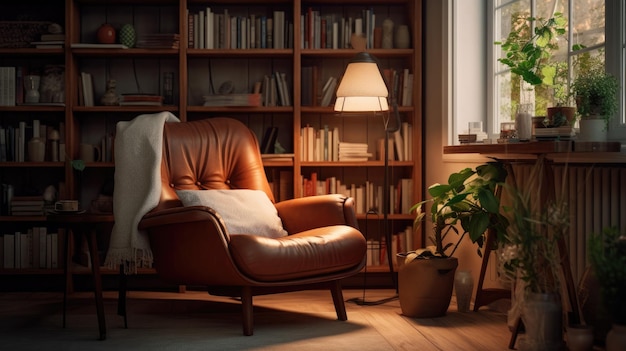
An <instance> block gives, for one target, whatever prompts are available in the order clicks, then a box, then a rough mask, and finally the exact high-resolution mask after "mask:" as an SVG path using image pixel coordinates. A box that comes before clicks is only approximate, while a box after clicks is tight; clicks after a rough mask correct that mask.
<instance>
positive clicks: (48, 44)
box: [30, 33, 65, 49]
mask: <svg viewBox="0 0 626 351" xmlns="http://www.w3.org/2000/svg"><path fill="white" fill-rule="evenodd" d="M30 45H32V46H34V47H36V48H37V49H62V48H63V45H65V34H63V33H44V34H42V35H41V37H40V40H39V41H32V42H31V43H30Z"/></svg>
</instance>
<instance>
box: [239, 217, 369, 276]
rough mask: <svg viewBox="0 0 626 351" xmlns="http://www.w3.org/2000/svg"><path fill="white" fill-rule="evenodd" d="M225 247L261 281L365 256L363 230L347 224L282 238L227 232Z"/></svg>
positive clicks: (326, 269)
mask: <svg viewBox="0 0 626 351" xmlns="http://www.w3.org/2000/svg"><path fill="white" fill-rule="evenodd" d="M230 238H231V240H230V245H229V250H230V252H231V254H232V256H233V259H234V260H235V263H236V264H237V267H238V268H239V269H240V270H241V271H243V272H244V274H245V275H247V276H248V277H250V278H252V279H255V280H258V281H265V282H272V281H284V280H290V279H298V278H307V277H313V276H316V275H322V274H328V273H333V272H341V271H343V270H346V269H350V268H353V267H355V266H357V265H359V264H360V263H361V262H362V260H363V257H364V256H365V250H366V243H365V238H364V237H363V234H361V232H359V231H358V230H357V229H355V228H353V227H350V226H347V225H335V226H328V227H321V228H316V229H312V230H307V231H305V232H301V233H297V234H293V235H289V236H286V237H282V238H266V237H261V236H254V235H236V234H235V235H231V237H230Z"/></svg>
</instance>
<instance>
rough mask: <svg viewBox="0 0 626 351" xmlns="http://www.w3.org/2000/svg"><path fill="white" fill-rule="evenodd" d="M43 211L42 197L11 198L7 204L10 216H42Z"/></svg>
mask: <svg viewBox="0 0 626 351" xmlns="http://www.w3.org/2000/svg"><path fill="white" fill-rule="evenodd" d="M45 210H46V203H45V201H44V200H43V197H42V196H13V197H12V198H11V200H10V203H9V214H10V215H11V216H43V215H44V214H45Z"/></svg>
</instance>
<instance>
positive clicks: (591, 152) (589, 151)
mask: <svg viewBox="0 0 626 351" xmlns="http://www.w3.org/2000/svg"><path fill="white" fill-rule="evenodd" d="M620 148H621V145H620V143H619V142H605V143H600V142H576V141H531V142H519V143H506V144H463V145H452V146H444V149H443V153H444V154H469V153H473V154H480V155H483V156H486V157H489V158H492V159H494V160H496V161H498V162H502V163H503V164H504V165H505V167H506V169H507V172H509V177H511V178H512V181H513V182H514V181H515V174H514V173H513V167H512V164H513V163H515V162H527V163H528V162H543V163H544V165H543V172H544V174H543V177H544V180H543V182H542V184H543V186H542V189H541V190H540V193H541V197H542V202H543V203H545V200H548V199H554V198H555V179H554V173H553V169H552V163H554V162H560V163H567V162H574V163H579V162H581V163H596V162H598V161H602V162H617V163H623V162H624V161H625V160H626V158H625V157H624V155H621V154H619V153H618V152H619V151H620ZM509 181H511V180H509ZM494 240H495V233H494V232H492V231H488V232H487V238H486V243H485V252H484V254H483V261H482V265H481V269H480V275H479V279H478V284H477V289H476V298H475V300H474V311H477V310H478V309H479V308H480V307H481V306H485V305H487V304H489V303H491V302H493V301H496V300H499V299H502V298H510V296H511V292H510V291H509V290H506V289H484V288H483V283H484V279H485V273H486V270H487V264H488V261H489V256H490V253H491V248H492V246H493V244H494ZM559 252H561V255H562V257H561V266H562V269H563V273H564V276H565V284H566V287H567V293H568V298H569V303H570V306H571V308H572V312H571V314H570V315H569V322H570V323H580V310H579V305H578V296H577V293H576V285H575V284H574V280H573V277H572V271H571V267H570V260H569V254H568V251H567V247H566V244H565V241H564V239H563V238H561V240H559ZM520 327H521V324H520V321H519V318H518V320H517V322H516V326H515V330H514V331H513V334H512V336H511V340H510V343H509V348H510V349H513V348H514V345H515V340H516V337H517V333H518V332H519V329H520Z"/></svg>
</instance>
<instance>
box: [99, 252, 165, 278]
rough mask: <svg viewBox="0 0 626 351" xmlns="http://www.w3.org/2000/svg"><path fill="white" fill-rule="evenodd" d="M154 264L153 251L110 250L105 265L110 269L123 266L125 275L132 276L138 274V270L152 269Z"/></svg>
mask: <svg viewBox="0 0 626 351" xmlns="http://www.w3.org/2000/svg"><path fill="white" fill-rule="evenodd" d="M131 251H132V252H131ZM153 262H154V260H153V257H152V250H142V249H137V248H133V249H111V248H109V252H108V253H107V257H106V260H105V262H104V265H105V266H106V267H107V268H109V269H119V268H118V267H119V266H120V265H122V266H123V267H124V274H126V275H130V274H137V268H152V264H153Z"/></svg>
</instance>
